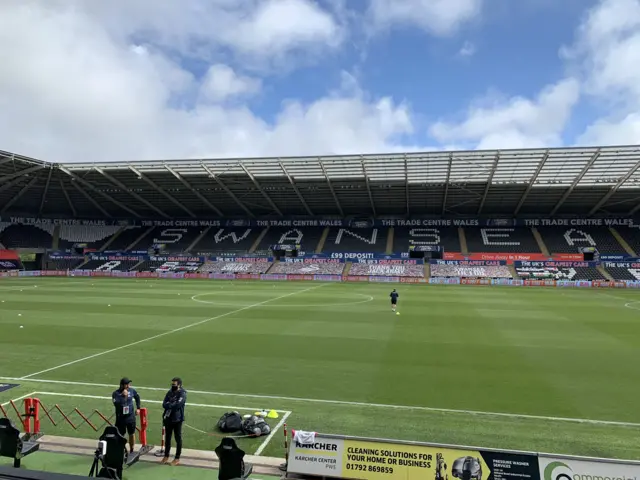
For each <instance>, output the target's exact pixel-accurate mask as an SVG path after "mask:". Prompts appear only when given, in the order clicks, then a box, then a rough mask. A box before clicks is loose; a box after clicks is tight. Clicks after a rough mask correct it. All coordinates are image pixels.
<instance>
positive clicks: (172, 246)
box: [136, 227, 206, 253]
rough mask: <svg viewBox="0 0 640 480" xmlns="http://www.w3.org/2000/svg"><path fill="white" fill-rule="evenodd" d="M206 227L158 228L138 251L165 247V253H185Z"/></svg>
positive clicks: (139, 243)
mask: <svg viewBox="0 0 640 480" xmlns="http://www.w3.org/2000/svg"><path fill="white" fill-rule="evenodd" d="M205 229H206V227H178V228H174V227H156V228H154V229H153V230H152V231H151V232H150V233H149V234H147V235H145V236H144V237H143V238H142V240H140V242H138V244H137V245H136V250H149V249H151V248H153V246H154V245H163V246H164V247H163V250H162V251H164V252H167V253H184V252H187V249H188V248H189V247H190V246H191V244H192V243H193V242H194V241H195V240H196V239H197V238H198V236H199V235H200V234H201V233H202V232H204V231H205Z"/></svg>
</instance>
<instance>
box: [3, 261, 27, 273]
mask: <svg viewBox="0 0 640 480" xmlns="http://www.w3.org/2000/svg"><path fill="white" fill-rule="evenodd" d="M11 270H22V263H21V262H20V260H0V272H8V271H11Z"/></svg>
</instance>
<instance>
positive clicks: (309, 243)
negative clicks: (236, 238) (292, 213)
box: [258, 227, 324, 253]
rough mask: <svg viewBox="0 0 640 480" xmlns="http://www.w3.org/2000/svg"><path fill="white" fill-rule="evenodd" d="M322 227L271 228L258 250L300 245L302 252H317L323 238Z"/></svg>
mask: <svg viewBox="0 0 640 480" xmlns="http://www.w3.org/2000/svg"><path fill="white" fill-rule="evenodd" d="M323 231H324V228H322V227H300V228H296V227H290V228H286V227H271V228H269V230H268V231H267V233H266V234H265V236H264V237H263V238H262V240H261V241H260V245H259V246H258V250H263V251H266V250H269V248H270V247H271V246H273V245H295V244H299V245H300V250H301V251H303V252H307V253H313V252H315V250H316V248H317V247H318V243H320V238H321V237H322V232H323Z"/></svg>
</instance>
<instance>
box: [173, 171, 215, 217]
mask: <svg viewBox="0 0 640 480" xmlns="http://www.w3.org/2000/svg"><path fill="white" fill-rule="evenodd" d="M164 168H165V169H167V170H168V171H169V172H171V174H172V175H173V176H174V177H176V178H177V179H178V180H179V181H180V183H182V184H183V185H184V186H185V187H187V188H188V189H189V190H191V193H193V194H194V195H195V196H196V197H198V198H199V199H200V200H201V201H202V203H204V204H205V205H206V206H207V207H209V208H210V209H211V210H213V211H214V212H216V214H217V215H218V216H219V217H224V215H223V214H222V212H221V211H220V210H218V209H217V208H216V207H214V206H213V205H212V204H211V202H210V201H209V200H207V199H206V198H204V197H203V196H202V194H201V193H200V192H199V191H197V190H196V189H195V188H193V187H192V186H191V184H190V183H189V182H187V181H186V180H185V179H184V178H183V177H182V175H180V174H179V173H178V172H176V171H175V170H174V169H172V168H171V167H170V166H169V165H164Z"/></svg>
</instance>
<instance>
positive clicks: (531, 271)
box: [516, 267, 607, 282]
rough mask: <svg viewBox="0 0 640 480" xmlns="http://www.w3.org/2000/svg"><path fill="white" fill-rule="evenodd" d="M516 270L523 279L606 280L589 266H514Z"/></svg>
mask: <svg viewBox="0 0 640 480" xmlns="http://www.w3.org/2000/svg"><path fill="white" fill-rule="evenodd" d="M516 272H517V274H518V277H520V278H521V279H523V280H547V279H549V280H569V281H574V282H575V281H592V280H607V278H606V277H605V276H604V275H602V274H601V273H600V272H599V271H598V270H597V269H595V268H591V267H516Z"/></svg>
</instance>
